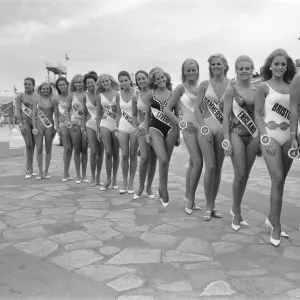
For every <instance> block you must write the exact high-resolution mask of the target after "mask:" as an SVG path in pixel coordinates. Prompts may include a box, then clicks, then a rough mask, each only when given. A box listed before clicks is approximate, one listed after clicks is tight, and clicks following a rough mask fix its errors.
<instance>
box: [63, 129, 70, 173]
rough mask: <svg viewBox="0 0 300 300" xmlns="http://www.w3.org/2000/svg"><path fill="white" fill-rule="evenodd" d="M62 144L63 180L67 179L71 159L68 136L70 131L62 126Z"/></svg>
mask: <svg viewBox="0 0 300 300" xmlns="http://www.w3.org/2000/svg"><path fill="white" fill-rule="evenodd" d="M61 130H62V142H63V147H64V154H63V160H64V175H63V177H64V178H68V177H69V175H70V174H69V169H70V163H71V158H72V141H71V136H70V130H69V128H68V127H67V126H66V125H64V126H63V127H62V128H61Z"/></svg>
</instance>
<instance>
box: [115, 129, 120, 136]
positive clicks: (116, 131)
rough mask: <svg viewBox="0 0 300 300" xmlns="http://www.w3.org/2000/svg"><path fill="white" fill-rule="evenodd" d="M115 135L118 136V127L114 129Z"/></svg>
mask: <svg viewBox="0 0 300 300" xmlns="http://www.w3.org/2000/svg"><path fill="white" fill-rule="evenodd" d="M115 136H116V137H117V138H118V137H119V128H116V129H115Z"/></svg>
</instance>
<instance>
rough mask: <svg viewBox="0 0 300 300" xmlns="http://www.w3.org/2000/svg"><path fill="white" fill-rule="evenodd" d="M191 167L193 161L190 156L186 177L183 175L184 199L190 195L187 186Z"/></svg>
mask: <svg viewBox="0 0 300 300" xmlns="http://www.w3.org/2000/svg"><path fill="white" fill-rule="evenodd" d="M198 147H199V146H198ZM192 169H193V161H192V159H191V158H190V159H189V166H188V168H187V171H186V177H185V198H186V199H189V197H190V196H189V189H188V187H189V183H190V178H191V172H192Z"/></svg>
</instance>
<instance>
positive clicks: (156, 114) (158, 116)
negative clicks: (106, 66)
mask: <svg viewBox="0 0 300 300" xmlns="http://www.w3.org/2000/svg"><path fill="white" fill-rule="evenodd" d="M151 112H152V114H153V116H154V117H155V118H156V119H158V120H159V121H160V122H162V123H164V124H166V125H168V126H169V127H174V124H173V123H172V122H171V121H170V119H169V118H168V117H167V116H166V115H165V114H164V113H163V112H161V111H160V110H158V109H156V108H153V107H151Z"/></svg>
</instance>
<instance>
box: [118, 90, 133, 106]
mask: <svg viewBox="0 0 300 300" xmlns="http://www.w3.org/2000/svg"><path fill="white" fill-rule="evenodd" d="M134 95H135V92H134V94H133V96H134ZM133 96H132V97H133ZM120 99H121V100H122V101H123V102H124V103H126V104H129V103H130V102H131V101H132V98H131V99H130V100H129V101H128V102H126V101H124V100H123V98H122V95H121V91H120Z"/></svg>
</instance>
